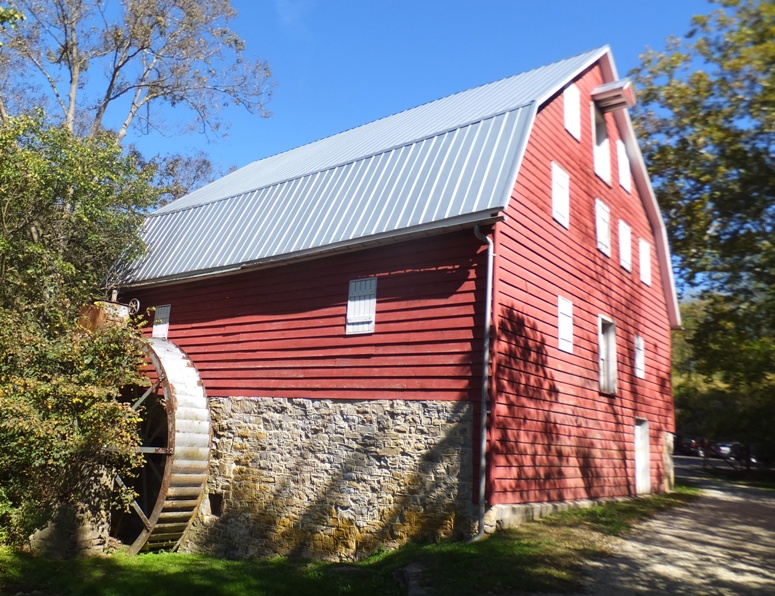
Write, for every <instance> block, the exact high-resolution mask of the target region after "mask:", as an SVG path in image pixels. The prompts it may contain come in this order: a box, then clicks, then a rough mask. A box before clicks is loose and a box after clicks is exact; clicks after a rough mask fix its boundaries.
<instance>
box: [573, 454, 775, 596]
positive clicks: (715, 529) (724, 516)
mask: <svg viewBox="0 0 775 596" xmlns="http://www.w3.org/2000/svg"><path fill="white" fill-rule="evenodd" d="M699 462H700V460H698V459H694V458H676V475H677V476H679V477H681V476H682V477H684V478H690V479H691V480H693V481H694V482H696V483H697V484H699V485H700V486H702V487H703V494H702V496H701V497H700V498H699V499H698V500H697V501H695V502H694V503H693V504H692V505H691V506H689V507H685V508H680V509H673V510H670V511H667V512H665V513H662V514H660V515H659V516H657V517H656V518H654V519H652V520H650V521H648V522H646V523H644V524H642V525H641V526H639V527H638V529H637V530H636V531H634V532H632V533H631V535H630V536H628V537H627V538H625V539H615V540H614V542H613V543H612V550H613V552H614V553H615V555H614V556H613V557H610V558H607V559H603V560H599V561H592V562H590V563H589V564H588V567H587V569H586V572H587V574H588V577H587V580H586V586H585V591H584V592H583V594H585V595H599V596H608V595H611V596H613V595H633V594H638V595H641V594H670V595H674V594H691V595H699V594H702V595H713V594H724V595H727V594H730V595H731V594H741V595H753V594H757V595H758V594H761V595H764V594H768V595H770V594H771V595H775V491H766V490H761V489H754V488H744V487H738V486H732V485H730V484H727V483H723V482H717V481H714V480H710V479H708V478H707V477H706V476H703V475H702V472H701V468H699V467H698V465H699Z"/></svg>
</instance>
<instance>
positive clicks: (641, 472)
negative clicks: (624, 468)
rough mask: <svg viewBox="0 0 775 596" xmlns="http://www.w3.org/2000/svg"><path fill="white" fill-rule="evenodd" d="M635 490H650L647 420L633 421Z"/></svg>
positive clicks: (638, 491)
mask: <svg viewBox="0 0 775 596" xmlns="http://www.w3.org/2000/svg"><path fill="white" fill-rule="evenodd" d="M635 492H636V493H637V494H639V495H642V494H647V493H650V492H651V457H650V454H649V422H648V420H636V421H635Z"/></svg>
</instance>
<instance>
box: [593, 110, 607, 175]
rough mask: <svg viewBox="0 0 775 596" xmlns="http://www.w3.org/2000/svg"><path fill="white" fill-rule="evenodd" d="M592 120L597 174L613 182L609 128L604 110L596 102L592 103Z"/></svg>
mask: <svg viewBox="0 0 775 596" xmlns="http://www.w3.org/2000/svg"><path fill="white" fill-rule="evenodd" d="M592 122H593V124H594V126H593V128H592V130H593V132H594V138H593V143H594V144H593V147H592V149H593V153H594V159H595V174H597V175H598V176H600V177H601V178H602V179H603V180H605V182H606V183H607V184H611V149H610V144H609V142H608V129H607V128H606V122H605V116H604V115H603V112H601V111H600V110H599V109H598V107H597V106H596V105H595V104H594V103H593V104H592Z"/></svg>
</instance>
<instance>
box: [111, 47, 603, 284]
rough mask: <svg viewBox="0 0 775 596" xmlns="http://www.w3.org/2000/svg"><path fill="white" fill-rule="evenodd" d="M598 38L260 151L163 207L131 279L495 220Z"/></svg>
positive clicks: (177, 275) (220, 268) (211, 269)
mask: <svg viewBox="0 0 775 596" xmlns="http://www.w3.org/2000/svg"><path fill="white" fill-rule="evenodd" d="M608 52H609V50H608V48H607V47H604V48H599V49H596V50H593V51H590V52H586V53H584V54H580V55H578V56H574V57H572V58H568V59H566V60H562V61H560V62H555V63H553V64H550V65H548V66H543V67H541V68H538V69H535V70H531V71H529V72H526V73H522V74H519V75H516V76H513V77H510V78H507V79H503V80H500V81H496V82H494V83H490V84H488V85H483V86H481V87H477V88H475V89H470V90H468V91H464V92H461V93H457V94H455V95H451V96H449V97H446V98H443V99H439V100H437V101H433V102H430V103H427V104H424V105H422V106H419V107H417V108H414V109H411V110H407V111H404V112H401V113H399V114H396V115H394V116H389V117H387V118H383V119H381V120H377V121H375V122H371V123H370V124H365V125H363V126H360V127H358V128H354V129H351V130H348V131H345V132H342V133H340V134H337V135H334V136H332V137H328V138H326V139H322V140H320V141H316V142H314V143H310V144H308V145H304V146H302V147H299V148H297V149H293V150H291V151H288V152H285V153H281V154H278V155H275V156H272V157H268V158H265V159H262V160H259V161H256V162H254V163H252V164H249V165H247V166H245V167H244V168H242V169H240V170H238V171H236V172H234V173H232V174H230V175H228V176H226V177H224V178H222V179H220V180H217V181H215V182H213V183H212V184H209V185H208V186H205V187H203V188H201V189H199V190H197V191H194V192H192V193H191V194H189V195H187V196H185V197H182V198H181V199H178V200H177V201H174V202H172V203H170V204H169V205H166V206H164V207H162V208H161V209H159V210H158V211H156V212H155V213H153V214H151V215H150V216H149V217H148V219H147V220H146V224H145V227H144V229H143V238H144V240H145V242H146V244H147V246H148V253H147V255H146V256H145V257H144V258H143V259H141V260H140V261H138V262H136V263H133V264H132V265H131V266H130V267H129V270H128V272H127V274H126V276H125V283H126V284H127V285H141V284H145V283H155V282H161V281H169V280H177V279H186V278H189V277H195V276H200V275H207V274H213V273H220V272H224V271H229V270H232V269H236V268H241V267H245V266H250V265H260V264H263V263H270V262H273V261H276V260H279V259H287V258H299V257H305V256H309V255H311V254H315V253H319V252H327V251H332V250H337V249H339V250H342V249H347V248H352V247H355V246H362V245H367V244H369V243H372V242H375V241H379V240H383V239H385V238H391V237H398V236H400V237H404V236H408V235H413V234H427V233H433V232H434V231H435V230H438V229H448V228H452V227H455V226H463V225H472V224H473V223H477V222H485V221H492V220H493V218H494V217H497V215H498V214H499V212H501V211H502V210H504V209H505V208H506V205H507V203H508V200H509V197H510V194H511V190H512V189H513V187H514V183H515V181H516V176H517V171H518V168H519V163H520V160H521V158H522V155H523V154H524V149H525V146H526V143H527V139H528V137H529V134H530V130H531V127H532V123H533V120H534V117H535V114H536V111H537V109H538V107H539V106H540V105H541V104H543V103H544V102H545V101H547V100H548V99H549V98H550V97H552V96H553V95H554V94H555V93H557V92H558V91H560V90H561V89H562V88H563V87H564V86H565V85H566V84H567V83H568V82H570V81H571V80H572V79H574V78H575V77H576V76H577V75H578V74H580V73H581V72H582V71H583V70H585V69H586V68H588V67H589V66H590V65H592V64H593V63H594V62H595V61H597V60H598V59H599V58H600V57H601V56H603V55H607V54H608Z"/></svg>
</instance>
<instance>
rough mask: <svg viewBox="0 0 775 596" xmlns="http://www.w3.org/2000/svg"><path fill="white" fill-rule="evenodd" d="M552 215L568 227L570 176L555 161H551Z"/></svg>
mask: <svg viewBox="0 0 775 596" xmlns="http://www.w3.org/2000/svg"><path fill="white" fill-rule="evenodd" d="M552 217H554V219H556V220H557V222H558V223H559V224H560V225H562V226H565V227H566V228H568V227H570V176H569V175H568V172H566V171H565V170H563V169H562V168H561V167H560V166H558V165H557V164H556V163H555V162H552Z"/></svg>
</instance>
